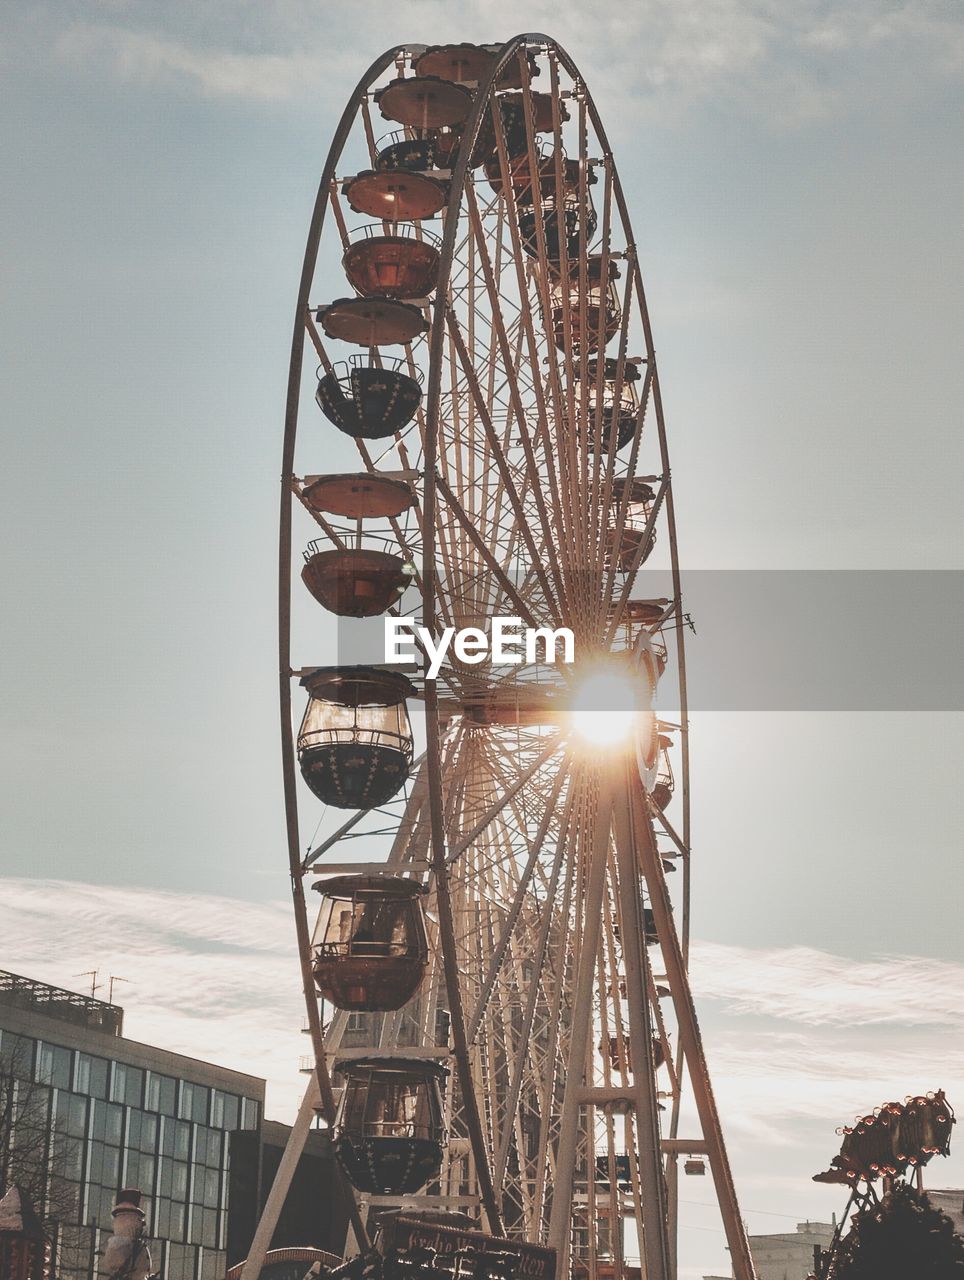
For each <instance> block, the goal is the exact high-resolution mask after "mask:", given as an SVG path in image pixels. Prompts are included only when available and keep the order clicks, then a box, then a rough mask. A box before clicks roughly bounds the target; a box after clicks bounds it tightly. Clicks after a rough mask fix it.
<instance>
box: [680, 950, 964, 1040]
mask: <svg viewBox="0 0 964 1280" xmlns="http://www.w3.org/2000/svg"><path fill="white" fill-rule="evenodd" d="M691 973H692V978H693V985H694V987H695V989H696V990H697V991H698V992H699V993H700V995H701V996H703V997H706V998H708V999H715V1000H720V1001H722V1002H723V1003H724V1005H725V1007H726V1008H727V1010H728V1011H729V1012H731V1013H737V1014H739V1013H751V1014H763V1015H766V1016H768V1017H772V1018H780V1019H784V1020H789V1021H793V1022H799V1023H804V1024H805V1025H807V1026H813V1027H818V1026H828V1027H845V1026H853V1025H868V1024H874V1023H877V1024H879V1023H904V1024H906V1025H908V1026H916V1025H921V1024H936V1025H944V1026H948V1025H950V1026H954V1025H958V1026H959V1025H961V1024H962V1023H964V966H962V965H958V964H953V963H949V962H946V961H942V960H935V959H930V958H927V957H924V956H905V955H895V956H876V957H874V958H873V959H869V960H851V959H845V958H844V957H842V956H835V955H830V954H829V953H828V952H825V951H816V950H814V949H813V948H811V947H783V948H771V949H752V948H749V947H747V948H741V947H735V946H721V945H718V944H714V943H706V942H704V943H699V944H696V945H695V946H694V948H693V955H692V963H691Z"/></svg>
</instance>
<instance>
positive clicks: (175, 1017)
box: [0, 879, 964, 1145]
mask: <svg viewBox="0 0 964 1280" xmlns="http://www.w3.org/2000/svg"><path fill="white" fill-rule="evenodd" d="M0 886H2V896H0V937H3V939H4V949H3V959H2V964H3V967H5V968H8V969H11V970H13V971H14V972H17V973H21V974H24V975H25V976H28V977H33V978H38V979H40V980H42V981H46V982H50V983H53V984H55V985H58V986H64V987H67V988H71V989H73V990H82V989H83V987H84V979H82V978H80V977H79V976H78V975H79V974H80V973H81V972H82V971H83V970H85V969H94V968H96V969H98V970H99V972H100V982H102V983H104V984H106V982H107V979H108V976H109V975H110V974H115V975H118V976H121V977H123V978H125V979H127V980H128V982H126V983H121V984H119V985H118V987H117V989H116V992H115V998H116V999H117V1000H118V1002H119V1003H121V1004H122V1005H123V1006H124V1007H125V1032H126V1034H127V1035H128V1036H130V1037H131V1038H132V1039H139V1040H143V1041H145V1042H147V1043H154V1044H158V1045H161V1046H163V1047H164V1048H168V1049H172V1050H174V1051H176V1052H179V1053H185V1054H188V1055H189V1056H192V1057H197V1058H201V1059H206V1060H209V1061H212V1062H217V1063H220V1064H222V1065H224V1066H229V1067H234V1068H235V1069H237V1070H242V1071H247V1072H250V1073H251V1074H253V1075H259V1076H264V1077H265V1078H266V1079H267V1080H268V1082H269V1094H268V1097H269V1115H275V1116H278V1117H279V1118H290V1116H291V1114H292V1113H293V1111H294V1109H295V1107H296V1106H297V1103H298V1101H299V1100H300V1096H301V1093H302V1091H303V1088H304V1077H303V1076H300V1075H299V1073H298V1062H299V1058H300V1057H301V1056H302V1055H304V1054H306V1052H307V1051H308V1044H307V1041H306V1040H305V1038H304V1037H303V1036H302V1034H301V1031H300V1028H301V1027H302V1025H303V1023H304V1007H303V1001H302V995H301V989H300V969H299V966H298V962H297V955H296V949H295V939H294V928H293V925H292V920H291V908H290V905H289V904H288V903H287V902H270V903H263V904H258V903H251V902H244V901H240V900H236V899H231V898H227V897H217V896H213V895H200V894H199V895H188V894H180V893H169V892H160V891H156V890H150V889H131V888H118V887H113V886H104V885H90V884H83V883H77V882H68V881H57V880H24V879H9V880H4V881H2V882H0ZM692 975H693V986H694V992H695V995H696V1002H697V1008H698V1010H699V1011H700V1016H701V1021H702V1022H703V1024H704V1028H705V1033H706V1040H707V1049H708V1054H709V1060H710V1067H711V1071H712V1075H713V1080H714V1085H715V1089H716V1092H717V1094H718V1097H719V1101H720V1106H721V1110H722V1112H723V1115H724V1117H725V1120H726V1124H727V1128H728V1130H730V1129H732V1130H733V1132H734V1133H741V1134H744V1135H747V1136H748V1137H751V1138H754V1139H760V1140H763V1139H766V1140H768V1141H771V1142H774V1143H776V1144H778V1145H780V1144H786V1143H787V1142H788V1141H789V1140H790V1138H789V1136H788V1135H790V1134H791V1133H792V1132H793V1130H792V1124H793V1123H794V1122H795V1121H796V1120H799V1119H801V1118H803V1117H808V1118H810V1119H812V1120H814V1121H816V1120H819V1121H820V1123H821V1125H822V1126H824V1127H826V1129H827V1133H828V1134H831V1133H832V1131H833V1127H834V1126H835V1125H837V1124H840V1123H842V1122H843V1121H845V1120H847V1119H849V1118H850V1116H851V1115H853V1114H855V1112H856V1111H858V1110H860V1108H862V1107H863V1108H866V1107H870V1106H873V1105H874V1104H875V1103H877V1102H882V1101H884V1100H885V1098H887V1097H890V1096H898V1095H899V1096H903V1095H904V1094H905V1093H907V1092H912V1091H916V1090H919V1089H929V1088H934V1087H935V1086H936V1085H940V1084H946V1083H948V1082H950V1081H952V1080H953V1077H954V1074H955V1062H954V1060H953V1055H954V1053H955V1051H956V1050H957V1048H958V1046H957V1045H956V1044H955V1043H953V1041H954V1037H949V1036H948V1035H947V1028H948V1027H958V1026H960V1025H961V1022H962V1014H964V983H962V982H961V977H962V969H961V966H957V965H954V964H948V963H945V962H942V961H938V960H933V959H929V958H927V957H922V956H890V957H887V956H881V957H875V958H871V959H867V960H860V961H854V960H846V959H844V958H843V957H840V956H834V955H831V954H829V953H827V952H821V951H816V950H813V949H811V948H806V947H788V948H769V949H752V948H748V947H740V946H731V945H723V944H720V943H706V942H694V944H693V961H692ZM98 994H99V995H101V997H104V996H105V995H106V989H103V990H101V991H100V992H99V993H98Z"/></svg>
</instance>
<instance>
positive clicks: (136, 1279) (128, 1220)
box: [100, 1187, 152, 1280]
mask: <svg viewBox="0 0 964 1280" xmlns="http://www.w3.org/2000/svg"><path fill="white" fill-rule="evenodd" d="M140 1206H141V1193H140V1191H138V1190H136V1189H134V1188H130V1187H129V1188H127V1189H125V1190H124V1191H121V1192H119V1193H118V1196H117V1203H116V1204H115V1205H114V1208H113V1210H112V1211H111V1212H112V1215H113V1218H114V1234H113V1235H112V1236H111V1237H110V1239H109V1240H108V1241H107V1247H106V1248H105V1250H104V1258H103V1261H102V1263H101V1269H100V1274H101V1275H102V1276H104V1277H107V1276H111V1277H113V1278H114V1280H150V1277H151V1274H152V1273H151V1254H150V1250H149V1249H148V1247H147V1245H146V1243H145V1235H144V1223H145V1218H144V1210H143V1209H142V1208H141V1207H140Z"/></svg>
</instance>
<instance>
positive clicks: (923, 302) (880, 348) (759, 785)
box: [0, 0, 964, 1280]
mask: <svg viewBox="0 0 964 1280" xmlns="http://www.w3.org/2000/svg"><path fill="white" fill-rule="evenodd" d="M521 29H532V30H537V31H547V32H548V33H550V34H552V35H554V36H556V37H557V38H558V39H559V40H560V41H561V43H563V44H564V45H565V46H567V47H568V48H569V50H570V51H571V52H572V53H573V54H574V56H575V57H576V59H577V61H578V62H579V64H580V66H581V69H582V70H583V72H584V74H585V76H586V78H587V81H588V82H589V84H590V87H591V89H592V91H593V94H594V96H595V98H596V101H597V104H598V105H599V108H600V111H601V114H602V116H603V119H604V121H605V122H606V126H607V129H608V131H609V133H610V136H611V139H612V142H613V145H614V148H615V151H616V157H617V162H618V164H619V167H620V171H621V174H622V177H623V181H624V184H625V186H626V188H627V194H628V197H629V201H630V207H631V210H632V215H633V224H634V228H635V233H636V239H637V242H638V245H639V248H640V252H641V255H642V265H643V272H644V278H645V280H646V283H647V289H648V294H649V301H650V310H651V313H652V318H653V325H654V331H655V335H656V348H657V352H658V355H659V360H660V369H661V381H662V386H663V396H664V401H665V404H666V411H667V420H668V428H669V433H670V448H671V454H672V458H673V468H674V486H675V491H676V500H677V511H678V519H679V523H680V534H681V544H682V555H683V562H684V569H685V568H686V567H688V568H690V569H691V570H693V569H708V568H717V569H733V568H759V567H766V568H770V569H777V570H779V569H792V568H814V567H816V568H824V569H841V570H843V569H855V568H864V569H887V568H903V569H911V570H912V569H927V568H947V569H961V568H962V567H964V565H962V536H961V533H962V530H961V519H960V514H959V509H960V502H959V492H960V486H961V476H962V466H961V463H962V450H964V446H962V433H961V429H960V426H961V424H960V416H961V415H960V406H961V403H962V395H961V390H962V387H961V383H962V367H964V361H962V359H961V351H960V338H961V332H962V325H961V302H960V299H961V257H962V251H961V237H960V229H961V223H962V210H964V201H962V195H964V183H962V159H961V158H962V155H964V145H962V142H964V139H962V137H961V133H962V130H961V125H960V121H961V105H962V104H961V81H962V75H961V73H962V70H964V20H962V16H961V9H960V6H959V4H957V3H956V2H953V3H952V2H950V0H949V2H948V3H944V4H942V3H931V2H928V0H914V2H913V3H907V4H884V3H873V2H870V0H867V2H862V0H842V2H838V3H829V2H828V3H813V2H812V0H793V2H792V3H791V0H768V2H766V3H763V2H761V3H748V2H746V0H704V2H702V3H697V2H696V0H673V2H672V3H670V2H669V0H667V2H666V3H659V2H653V0H649V2H646V3H639V4H622V5H616V4H591V3H586V4H582V5H579V6H576V5H574V4H571V3H566V2H565V0H563V2H562V3H560V2H559V0H554V2H553V3H551V4H550V3H548V2H546V3H527V2H526V0H513V3H511V4H510V3H508V2H506V0H496V2H493V3H487V4H482V3H458V2H454V0H448V2H447V3H441V2H436V0H410V2H408V3H395V4H385V3H370V4H367V5H361V4H357V3H354V4H349V3H337V4H323V3H315V4H310V3H306V2H305V0H261V2H259V3H227V0H207V2H206V3H203V4H197V3H195V4H187V3H184V2H183V0H156V3H147V2H143V3H138V2H137V0H100V2H98V0H88V2H87V3H66V2H63V3H51V2H48V0H8V3H7V4H6V5H5V6H4V7H3V10H2V14H0V72H2V76H3V82H4V91H3V94H2V99H0V113H2V120H3V131H2V133H3V138H2V146H3V149H4V156H3V158H4V164H3V173H4V183H3V187H4V193H3V202H2V219H3V239H2V245H3V263H2V269H3V288H4V307H3V311H2V314H0V331H2V335H3V345H4V361H3V371H4V375H5V377H4V394H3V422H4V428H5V429H4V433H3V434H4V441H5V444H6V446H7V449H6V458H5V463H4V467H3V483H4V495H3V501H2V504H0V519H2V521H3V526H4V533H5V546H6V548H7V554H6V556H5V558H4V559H5V563H4V567H3V573H4V582H3V600H4V605H5V608H4V626H3V633H2V634H3V640H4V661H3V664H2V673H3V695H4V696H3V717H4V734H3V746H2V750H3V765H4V776H5V783H6V785H5V797H4V804H3V823H4V826H3V839H2V845H0V848H2V850H3V855H2V856H3V869H4V873H5V875H6V877H8V879H7V880H6V884H5V891H4V893H3V899H2V904H0V911H2V920H0V938H2V940H3V942H2V944H0V966H5V967H9V968H12V969H14V970H18V971H21V972H26V973H29V974H32V975H34V976H37V977H40V978H46V979H48V980H51V981H59V982H65V983H67V984H68V985H70V984H71V983H72V982H73V977H72V975H73V974H75V973H76V972H78V971H80V970H83V969H89V968H92V967H94V966H95V965H97V966H100V967H102V968H104V969H105V971H110V972H116V973H119V974H122V975H123V976H126V977H127V978H129V979H131V985H130V986H128V987H122V988H121V989H120V990H121V992H122V993H123V1001H124V1003H125V1004H126V1006H127V1008H128V1010H129V1014H128V1030H129V1033H130V1034H131V1035H133V1036H136V1037H138V1038H141V1039H145V1040H152V1039H154V1040H157V1042H158V1043H162V1044H166V1045H169V1046H170V1047H173V1048H179V1049H181V1050H183V1051H185V1052H191V1053H195V1054H197V1055H198V1056H209V1057H211V1058H213V1059H215V1060H220V1061H224V1062H226V1063H228V1064H229V1065H236V1066H239V1067H244V1068H246V1069H250V1070H252V1071H255V1072H259V1073H264V1074H267V1075H268V1076H269V1078H270V1080H271V1093H270V1099H271V1104H272V1111H273V1113H274V1114H276V1115H278V1116H279V1117H280V1116H283V1115H285V1114H286V1113H287V1112H288V1111H289V1110H290V1107H291V1101H292V1097H293V1094H294V1092H295V1091H296V1090H297V1087H298V1080H297V1078H296V1077H295V1076H294V1062H295V1059H296V1057H297V1055H298V1053H299V1052H302V1051H303V1048H304V1041H303V1040H302V1038H301V1037H300V1036H299V1034H298V1026H299V1025H300V1014H299V1011H298V1002H299V997H298V990H297V983H298V978H297V973H296V969H295V965H294V962H293V957H292V951H291V927H290V922H289V919H288V916H287V912H286V895H287V874H286V860H285V853H284V847H283V825H282V812H281V792H280V770H279V765H278V747H277V727H276V715H277V713H276V707H275V697H276V693H275V690H276V680H275V675H274V672H275V669H276V658H275V654H274V616H273V615H274V593H275V580H274V574H275V538H276V519H277V494H278V470H279V461H280V443H281V420H282V409H283V397H284V385H285V377H286V364H287V348H288V345H289V342H290V331H291V318H292V310H293V305H294V299H295V292H296V288H297V280H298V274H299V271H300V263H301V255H302V250H303V242H304V236H305V232H306V229H307V221H308V216H309V213H310V207H311V202H312V200H313V197H314V189H315V186H316V184H317V179H318V174H319V171H320V169H321V166H322V163H323V161H324V157H325V153H326V150H327V146H328V140H329V138H330V135H331V132H332V130H333V128H334V125H335V123H336V120H337V116H338V114H340V111H341V108H342V106H343V104H344V102H345V100H346V98H347V96H348V94H349V92H350V90H351V88H352V87H353V85H354V83H355V81H356V80H357V78H358V77H359V75H360V74H361V72H362V71H363V70H364V68H365V67H366V66H367V65H368V63H369V62H370V61H372V60H373V58H374V57H375V56H376V55H377V54H378V53H379V52H380V51H381V50H382V48H384V47H387V46H388V45H390V44H393V43H395V42H398V41H402V40H406V39H407V40H411V41H419V42H425V43H437V42H439V41H442V40H445V39H469V40H472V39H478V40H486V41H491V40H499V39H503V38H507V37H509V36H510V35H513V34H515V33H516V32H517V31H519V30H521ZM333 457H334V458H335V459H336V460H337V459H341V460H342V461H344V462H347V459H348V457H349V455H348V454H347V453H343V454H342V453H338V452H337V449H336V450H335V451H334V452H333ZM813 625H814V626H815V627H818V628H829V629H830V630H831V633H832V632H833V619H826V618H821V617H815V618H814V620H813ZM893 626H894V628H895V629H896V630H898V631H900V630H901V629H905V630H906V656H905V661H906V664H907V670H912V669H913V665H914V662H915V643H914V637H915V621H914V619H913V618H908V617H906V615H905V612H903V611H902V609H901V601H900V600H899V599H898V600H895V602H894V616H893ZM836 642H837V643H839V645H840V647H841V649H842V650H846V649H847V647H848V635H847V634H845V633H840V634H838V635H837V636H836ZM695 643H697V644H699V643H700V637H699V635H698V636H697V639H696V641H695ZM907 670H895V673H894V679H895V680H905V679H907ZM962 730H964V726H962V717H961V716H960V715H952V714H941V713H937V712H932V713H929V714H927V715H924V714H914V713H909V712H908V713H903V714H895V713H883V712H881V713H876V714H874V713H869V712H868V713H863V714H852V713H851V714H845V713H843V712H840V713H834V712H833V711H830V712H827V711H822V712H820V713H812V714H803V713H799V714H793V715H790V714H775V713H770V714H764V713H754V714H749V713H742V714H741V713H726V714H724V713H722V712H719V713H709V712H705V713H702V714H697V715H696V716H695V718H694V846H695V870H694V934H695V937H696V938H697V939H698V940H699V941H698V945H697V946H696V948H695V960H694V982H695V985H696V987H697V993H698V996H701V1011H702V1021H703V1024H704V1029H705V1031H706V1034H707V1040H708V1047H709V1056H710V1063H711V1067H713V1068H714V1070H715V1076H716V1080H717V1087H718V1091H719V1093H720V1097H721V1104H722V1108H723V1115H724V1120H725V1123H726V1127H727V1133H728V1135H729V1139H730V1145H731V1154H732V1158H733V1163H734V1166H735V1169H736V1174H737V1178H738V1183H739V1187H740V1190H741V1193H742V1199H743V1203H744V1206H745V1211H746V1216H747V1218H748V1221H749V1223H750V1227H751V1229H752V1230H753V1231H765V1230H780V1229H786V1228H787V1227H788V1226H791V1225H792V1222H793V1221H794V1220H795V1219H796V1218H797V1217H798V1216H799V1217H801V1218H802V1217H805V1216H807V1215H808V1214H809V1215H810V1216H817V1215H820V1216H824V1217H826V1216H827V1215H829V1213H830V1212H831V1210H832V1209H833V1208H836V1207H840V1197H839V1196H837V1195H836V1193H834V1192H832V1191H830V1190H825V1189H821V1188H819V1187H816V1186H814V1185H813V1184H812V1183H810V1182H809V1174H810V1173H812V1172H814V1171H815V1170H816V1168H817V1167H818V1166H819V1165H820V1164H821V1163H822V1162H823V1161H824V1160H825V1159H826V1157H828V1156H829V1155H830V1154H831V1153H832V1151H833V1149H834V1133H833V1131H834V1128H835V1126H836V1125H838V1124H840V1123H842V1122H843V1121H845V1120H846V1119H847V1118H848V1117H850V1116H852V1115H853V1114H854V1113H855V1112H856V1111H857V1110H860V1109H865V1108H867V1107H869V1106H872V1105H873V1104H874V1103H876V1102H880V1101H883V1100H884V1099H885V1098H887V1097H891V1096H903V1095H904V1094H905V1093H907V1092H910V1091H916V1090H918V1089H922V1088H929V1087H934V1086H936V1085H941V1084H943V1085H944V1086H945V1087H947V1088H948V1091H949V1092H950V1095H951V1099H952V1101H954V1100H957V1101H958V1103H959V1105H961V1106H964V1082H962V1079H961V1076H962V1074H964V1073H962V1072H961V1071H960V1069H959V1068H960V1061H961V1047H962V1046H961V1036H960V1023H961V1013H962V1007H961V1006H962V999H964V996H962V975H964V969H962V965H961V960H962V957H961V949H960V943H959V933H960V887H961V876H960V872H959V869H958V867H959V846H960V840H959V832H960V829H961V818H962V801H961V787H960V773H961V769H960V762H961V756H962V746H964V731H962ZM111 884H113V885H115V886H118V887H117V888H116V889H115V890H113V891H112V892H111V893H110V894H107V893H105V892H104V891H103V889H102V888H100V889H98V888H94V887H92V886H105V885H111ZM192 893H193V894H201V895H203V896H202V897H194V898H192V897H190V895H191V894H192ZM107 908H110V918H111V921H112V922H114V929H113V936H111V937H105V930H104V927H103V924H102V917H103V914H104V912H105V909H107ZM118 921H119V922H120V924H117V923H116V922H118ZM74 985H79V983H74ZM225 1013H226V1016H221V1015H222V1014H225ZM955 1066H956V1068H957V1070H956V1079H955V1074H954V1073H955ZM955 1086H956V1093H955ZM959 1146H961V1147H962V1148H964V1139H961V1140H959ZM707 1181H708V1180H707ZM933 1181H934V1182H935V1183H944V1184H945V1185H951V1184H954V1183H956V1185H962V1184H964V1160H962V1159H961V1158H960V1157H957V1158H956V1159H954V1160H953V1161H952V1162H948V1164H947V1166H946V1168H945V1169H943V1170H940V1171H937V1170H935V1172H934V1174H933ZM694 1183H695V1184H696V1185H695V1187H694V1189H693V1190H692V1191H690V1186H691V1185H692V1184H694ZM683 1194H684V1196H685V1198H686V1199H687V1200H691V1201H699V1200H701V1199H702V1200H706V1199H707V1198H708V1197H709V1188H708V1187H707V1186H705V1185H704V1184H700V1183H698V1182H697V1181H696V1180H695V1179H693V1180H690V1181H688V1182H687V1183H686V1184H685V1185H684V1191H683ZM769 1215H773V1216H769ZM780 1215H785V1216H782V1217H781V1216H780ZM691 1217H692V1221H691V1223H690V1224H689V1225H688V1227H687V1231H688V1236H687V1254H686V1257H687V1273H686V1274H687V1280H690V1277H695V1276H699V1275H701V1274H702V1272H703V1270H704V1269H705V1270H707V1271H709V1270H713V1269H717V1270H718V1269H720V1268H721V1267H722V1265H723V1263H722V1252H721V1243H720V1242H721V1237H720V1232H719V1230H718V1227H717V1226H716V1225H715V1223H714V1221H713V1219H712V1215H711V1214H709V1212H708V1211H706V1212H704V1211H703V1210H700V1209H697V1208H692V1210H691Z"/></svg>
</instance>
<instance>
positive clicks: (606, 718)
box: [569, 667, 639, 747]
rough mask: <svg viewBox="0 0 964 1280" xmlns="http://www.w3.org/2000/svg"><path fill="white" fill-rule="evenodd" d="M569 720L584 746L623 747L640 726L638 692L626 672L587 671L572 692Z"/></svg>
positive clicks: (615, 670) (607, 669) (609, 669)
mask: <svg viewBox="0 0 964 1280" xmlns="http://www.w3.org/2000/svg"><path fill="white" fill-rule="evenodd" d="M569 718H570V724H571V726H572V729H573V732H574V733H575V734H576V735H577V736H578V737H579V738H581V739H582V740H583V742H585V743H586V744H588V745H591V746H595V747H618V746H622V745H623V744H624V743H625V742H626V741H627V740H628V739H629V737H630V736H631V735H632V733H633V731H634V730H635V728H636V726H637V725H638V723H639V705H638V690H637V687H636V683H635V682H634V680H633V679H632V677H631V676H630V674H629V672H627V671H623V670H617V669H614V668H613V667H599V668H596V669H594V670H592V671H588V672H587V673H586V674H585V676H584V677H583V678H582V680H580V681H579V683H578V684H577V685H576V687H575V689H574V690H573V695H572V699H571V701H570V703H569Z"/></svg>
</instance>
